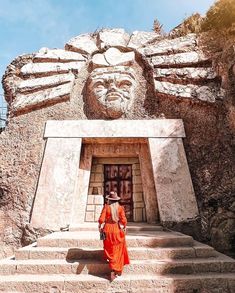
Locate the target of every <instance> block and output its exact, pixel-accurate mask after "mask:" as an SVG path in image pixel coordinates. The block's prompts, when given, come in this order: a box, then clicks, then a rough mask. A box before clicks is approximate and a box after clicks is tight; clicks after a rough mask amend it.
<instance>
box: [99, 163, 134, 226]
mask: <svg viewBox="0 0 235 293" xmlns="http://www.w3.org/2000/svg"><path fill="white" fill-rule="evenodd" d="M110 191H116V192H117V194H118V196H119V197H120V198H121V200H120V204H121V205H122V206H124V208H125V212H126V217H127V220H128V221H133V192H132V165H128V164H112V165H108V164H106V165H104V196H107V195H108V194H109V193H110Z"/></svg>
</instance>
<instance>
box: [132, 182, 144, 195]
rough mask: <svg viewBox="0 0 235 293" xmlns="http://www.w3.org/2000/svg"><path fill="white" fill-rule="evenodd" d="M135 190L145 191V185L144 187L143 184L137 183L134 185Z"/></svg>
mask: <svg viewBox="0 0 235 293" xmlns="http://www.w3.org/2000/svg"><path fill="white" fill-rule="evenodd" d="M133 192H136V193H138V192H143V187H142V184H135V185H133Z"/></svg>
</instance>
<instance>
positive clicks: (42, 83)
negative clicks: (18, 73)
mask: <svg viewBox="0 0 235 293" xmlns="http://www.w3.org/2000/svg"><path fill="white" fill-rule="evenodd" d="M74 79H75V76H74V74H73V73H66V74H58V75H53V76H44V77H40V78H32V79H26V80H22V81H21V82H20V84H19V85H18V91H19V92H20V93H24V92H28V91H35V90H39V89H40V88H42V89H44V88H47V87H52V86H57V85H60V84H64V83H68V82H73V81H74Z"/></svg>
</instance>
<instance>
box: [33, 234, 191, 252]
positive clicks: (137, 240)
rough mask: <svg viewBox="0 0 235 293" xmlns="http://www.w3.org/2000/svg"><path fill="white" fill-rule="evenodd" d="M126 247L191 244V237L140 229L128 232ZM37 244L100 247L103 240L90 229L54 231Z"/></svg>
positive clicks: (40, 239)
mask: <svg viewBox="0 0 235 293" xmlns="http://www.w3.org/2000/svg"><path fill="white" fill-rule="evenodd" d="M126 241H127V246H128V247H178V246H192V245H193V238H192V237H191V236H187V235H184V234H181V233H178V232H172V231H171V232H170V231H169V232H164V231H140V232H138V233H133V234H132V233H128V234H127V236H126ZM37 245H38V246H49V247H78V248H82V247H92V248H102V247H103V241H100V240H99V233H98V231H97V232H93V233H91V232H90V231H80V232H55V233H52V234H49V235H47V236H45V237H42V238H39V239H38V241H37Z"/></svg>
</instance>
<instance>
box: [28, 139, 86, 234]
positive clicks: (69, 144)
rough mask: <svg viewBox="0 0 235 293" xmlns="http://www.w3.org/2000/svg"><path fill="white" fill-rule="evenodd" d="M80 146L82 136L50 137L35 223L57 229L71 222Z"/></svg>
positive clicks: (40, 179)
mask: <svg viewBox="0 0 235 293" xmlns="http://www.w3.org/2000/svg"><path fill="white" fill-rule="evenodd" d="M81 145H82V139H81V138H48V139H47V143H46V147H45V153H44V158H43V162H42V167H41V172H40V176H39V182H38V187H37V191H36V196H35V201H34V205H33V211H32V217H31V224H32V226H34V227H41V228H47V229H53V230H57V229H59V228H60V227H63V226H65V225H67V224H70V221H71V212H72V205H73V201H74V197H76V179H77V177H78V170H79V161H80V152H81Z"/></svg>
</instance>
